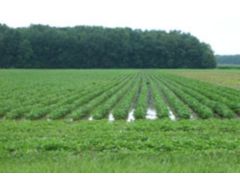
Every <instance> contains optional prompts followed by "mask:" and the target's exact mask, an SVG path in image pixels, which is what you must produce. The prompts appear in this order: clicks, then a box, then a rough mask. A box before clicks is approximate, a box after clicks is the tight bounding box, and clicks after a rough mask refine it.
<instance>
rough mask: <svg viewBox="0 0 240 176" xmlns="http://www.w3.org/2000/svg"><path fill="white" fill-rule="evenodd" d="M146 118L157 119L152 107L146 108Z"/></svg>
mask: <svg viewBox="0 0 240 176" xmlns="http://www.w3.org/2000/svg"><path fill="white" fill-rule="evenodd" d="M146 119H150V120H155V119H157V112H156V110H155V109H152V108H148V109H147V115H146Z"/></svg>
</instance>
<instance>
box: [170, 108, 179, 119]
mask: <svg viewBox="0 0 240 176" xmlns="http://www.w3.org/2000/svg"><path fill="white" fill-rule="evenodd" d="M168 112H169V118H170V119H171V120H173V121H175V120H177V118H176V116H175V115H174V113H173V112H172V110H171V109H170V108H169V107H168Z"/></svg>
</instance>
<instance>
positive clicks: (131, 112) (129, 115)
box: [127, 109, 135, 122]
mask: <svg viewBox="0 0 240 176" xmlns="http://www.w3.org/2000/svg"><path fill="white" fill-rule="evenodd" d="M134 111H135V109H132V110H131V111H130V112H129V113H128V118H127V122H132V121H134V120H135V117H134Z"/></svg>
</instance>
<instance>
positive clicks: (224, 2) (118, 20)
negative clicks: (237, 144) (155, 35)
mask: <svg viewBox="0 0 240 176" xmlns="http://www.w3.org/2000/svg"><path fill="white" fill-rule="evenodd" d="M0 23H5V24H7V25H8V26H10V27H22V26H29V25H30V24H48V25H51V26H76V25H97V26H106V27H131V28H141V29H160V30H167V31H169V30H174V29H177V30H181V31H184V32H190V33H191V34H192V35H194V36H196V37H198V38H199V39H200V40H201V41H204V42H206V43H209V44H210V45H211V46H212V48H213V50H214V51H215V54H237V53H240V0H0Z"/></svg>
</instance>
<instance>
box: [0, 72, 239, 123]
mask: <svg viewBox="0 0 240 176" xmlns="http://www.w3.org/2000/svg"><path fill="white" fill-rule="evenodd" d="M0 75H1V77H0V81H1V84H0V92H1V93H0V117H1V119H13V120H20V119H29V120H38V119H43V120H57V119H63V120H67V121H77V120H99V119H108V120H112V121H113V120H127V121H133V120H139V119H145V118H148V119H165V118H170V119H172V120H178V119H208V118H227V119H228V118H239V115H240V92H239V90H235V89H231V88H226V87H220V86H216V85H212V84H207V83H204V82H200V81H197V80H193V79H187V78H184V77H179V76H175V75H173V74H170V73H166V72H164V71H158V70H120V71H117V70H108V71H101V70H94V71H93V70H92V71H91V70H86V71H74V70H71V71H53V70H52V71H51V70H49V71H47V70H46V71H40V70H39V71H27V70H22V71H21V70H12V71H7V70H2V71H1V72H0Z"/></svg>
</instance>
